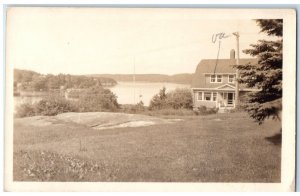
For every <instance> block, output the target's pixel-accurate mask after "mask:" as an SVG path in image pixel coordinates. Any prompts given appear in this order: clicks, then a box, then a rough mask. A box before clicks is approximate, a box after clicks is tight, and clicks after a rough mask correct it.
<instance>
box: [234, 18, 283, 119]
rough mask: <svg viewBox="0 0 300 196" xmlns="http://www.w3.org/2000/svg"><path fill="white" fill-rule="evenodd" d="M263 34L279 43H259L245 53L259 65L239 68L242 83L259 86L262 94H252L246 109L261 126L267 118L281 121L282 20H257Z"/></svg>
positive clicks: (264, 41)
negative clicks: (254, 58)
mask: <svg viewBox="0 0 300 196" xmlns="http://www.w3.org/2000/svg"><path fill="white" fill-rule="evenodd" d="M256 23H257V24H258V26H259V27H260V28H261V32H264V33H267V35H269V36H272V37H276V38H277V39H276V40H275V41H268V40H259V41H258V43H257V44H252V45H250V46H251V47H252V48H251V49H247V50H244V51H243V52H244V53H246V54H250V55H251V56H253V57H256V58H257V59H258V63H257V64H256V65H253V64H246V65H238V66H236V67H237V68H238V69H239V70H240V78H239V79H238V81H239V82H240V83H244V84H246V86H248V87H256V88H258V89H259V91H255V92H251V93H249V94H248V96H247V99H246V102H245V103H244V105H243V106H244V107H245V109H246V111H247V112H248V113H249V114H250V116H251V117H252V118H254V119H255V120H256V121H257V122H258V123H259V124H261V123H262V122H263V121H264V120H265V119H266V118H269V117H272V118H277V119H280V114H279V113H280V112H281V109H282V42H283V39H282V30H283V29H282V28H283V20H282V19H272V20H265V19H259V20H256Z"/></svg>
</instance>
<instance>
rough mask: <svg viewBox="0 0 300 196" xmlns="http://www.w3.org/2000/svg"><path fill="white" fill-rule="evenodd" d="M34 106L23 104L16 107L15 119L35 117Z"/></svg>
mask: <svg viewBox="0 0 300 196" xmlns="http://www.w3.org/2000/svg"><path fill="white" fill-rule="evenodd" d="M35 115H36V113H35V110H34V104H29V103H24V104H21V105H20V106H19V107H17V112H16V116H17V117H27V116H35Z"/></svg>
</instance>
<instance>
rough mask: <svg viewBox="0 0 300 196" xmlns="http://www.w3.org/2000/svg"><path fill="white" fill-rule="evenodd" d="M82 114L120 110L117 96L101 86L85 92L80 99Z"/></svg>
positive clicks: (79, 104) (79, 105)
mask: <svg viewBox="0 0 300 196" xmlns="http://www.w3.org/2000/svg"><path fill="white" fill-rule="evenodd" d="M78 107H79V111H80V112H101V111H116V110H117V109H119V104H118V102H117V96H116V95H115V94H114V93H112V92H111V91H110V90H109V89H104V88H102V87H101V86H95V87H91V88H89V89H86V90H84V91H83V92H82V93H81V94H80V95H79V99H78Z"/></svg>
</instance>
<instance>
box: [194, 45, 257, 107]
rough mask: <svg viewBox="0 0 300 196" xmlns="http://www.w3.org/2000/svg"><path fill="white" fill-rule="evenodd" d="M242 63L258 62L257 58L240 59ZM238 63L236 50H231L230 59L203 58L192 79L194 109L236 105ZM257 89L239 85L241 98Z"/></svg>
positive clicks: (241, 99)
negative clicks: (236, 67) (235, 66)
mask: <svg viewBox="0 0 300 196" xmlns="http://www.w3.org/2000/svg"><path fill="white" fill-rule="evenodd" d="M239 63H240V64H248V63H251V64H257V59H240V60H239ZM233 65H236V59H235V51H234V50H231V52H230V58H229V59H218V60H217V59H203V60H202V61H201V62H200V63H199V64H198V66H197V69H196V72H195V74H194V76H193V79H192V84H191V88H192V92H193V104H194V109H195V108H198V107H200V106H206V107H208V108H214V107H215V108H219V109H233V108H235V107H236V104H235V103H236V100H235V90H236V80H235V78H236V69H235V68H234V67H233ZM254 90H256V89H249V88H246V87H245V85H242V84H240V85H239V100H240V101H241V102H242V101H243V96H244V95H245V93H247V92H249V91H254Z"/></svg>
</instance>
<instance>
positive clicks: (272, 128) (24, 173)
mask: <svg viewBox="0 0 300 196" xmlns="http://www.w3.org/2000/svg"><path fill="white" fill-rule="evenodd" d="M168 118H174V119H178V118H180V119H182V120H181V121H174V122H172V123H158V124H154V125H150V126H144V127H123V128H109V129H101V130H97V129H93V128H91V127H90V126H87V125H85V124H78V123H76V122H74V121H62V120H60V119H58V120H55V121H51V123H49V124H47V123H41V124H30V123H28V122H29V121H30V120H31V121H34V120H36V118H34V117H32V118H31V119H30V118H26V119H24V118H23V119H20V118H19V119H18V118H17V119H15V120H14V180H15V181H122V182H123V181H126V182H137V181H141V182H280V165H281V164H280V163H281V161H280V160H281V135H280V122H278V121H272V120H268V121H266V122H265V123H264V124H262V125H258V124H256V123H254V122H253V120H252V119H250V118H249V117H248V116H247V114H245V113H230V114H229V113H228V114H227V113H225V114H215V115H208V116H180V117H179V116H173V117H170V116H168ZM163 120H165V119H163Z"/></svg>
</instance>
